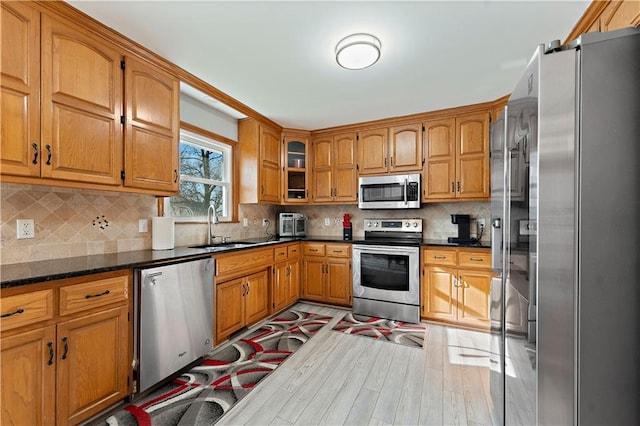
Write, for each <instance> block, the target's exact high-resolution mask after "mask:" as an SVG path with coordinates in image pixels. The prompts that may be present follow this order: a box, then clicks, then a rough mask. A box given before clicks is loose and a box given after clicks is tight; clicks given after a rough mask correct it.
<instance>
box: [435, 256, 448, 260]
mask: <svg viewBox="0 0 640 426" xmlns="http://www.w3.org/2000/svg"><path fill="white" fill-rule="evenodd" d="M433 258H434V259H438V260H444V259H446V258H447V257H446V256H433Z"/></svg>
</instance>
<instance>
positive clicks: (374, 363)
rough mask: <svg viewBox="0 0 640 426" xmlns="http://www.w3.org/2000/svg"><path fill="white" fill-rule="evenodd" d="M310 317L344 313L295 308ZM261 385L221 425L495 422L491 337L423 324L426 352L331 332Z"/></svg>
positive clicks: (325, 332) (320, 334) (312, 307)
mask: <svg viewBox="0 0 640 426" xmlns="http://www.w3.org/2000/svg"><path fill="white" fill-rule="evenodd" d="M295 308H296V309H300V310H303V311H307V312H315V313H319V314H323V315H332V316H336V315H339V314H341V313H344V312H346V311H343V310H340V309H336V308H329V307H324V306H318V305H312V304H305V303H299V304H297V305H296V306H295ZM338 319H339V318H336V319H334V320H333V321H332V322H331V323H329V325H328V326H326V327H324V328H323V329H322V330H320V331H319V332H318V333H317V334H316V335H315V336H314V337H313V338H312V339H311V340H310V341H309V342H307V343H306V344H304V345H303V346H302V347H301V348H300V349H299V350H298V351H297V352H296V353H295V354H293V355H292V356H291V357H290V358H289V359H288V360H287V361H285V362H284V364H282V365H281V366H280V367H278V368H277V369H276V370H275V371H274V372H273V373H271V374H270V375H269V376H267V378H265V379H264V380H263V381H262V382H260V383H259V384H258V385H257V386H256V388H255V389H254V390H253V391H251V393H249V395H248V396H247V397H245V398H244V399H243V400H241V401H240V402H239V403H238V404H236V405H235V406H234V407H233V408H232V409H231V410H230V411H229V412H228V413H227V414H226V415H225V416H224V417H222V419H220V421H219V422H218V423H217V424H218V425H242V424H246V425H267V424H276V425H291V424H296V425H313V424H327V425H338V424H349V425H351V424H353V425H365V424H371V425H387V424H389V425H391V424H397V425H417V424H420V425H493V424H497V419H496V417H495V414H494V412H493V409H492V404H491V402H490V399H489V356H488V354H489V335H488V334H486V333H481V332H475V331H469V330H461V329H456V328H452V327H443V326H439V325H435V324H430V323H428V324H425V325H426V327H427V331H426V338H425V345H424V348H423V349H418V348H410V347H407V346H402V345H398V344H394V343H390V342H380V341H376V340H373V339H368V338H365V337H358V336H353V335H347V334H343V333H338V332H335V331H331V328H332V327H333V326H334V325H335V323H336V322H337V321H338Z"/></svg>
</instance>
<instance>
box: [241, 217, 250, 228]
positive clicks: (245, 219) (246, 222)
mask: <svg viewBox="0 0 640 426" xmlns="http://www.w3.org/2000/svg"><path fill="white" fill-rule="evenodd" d="M242 226H244V227H245V228H246V227H247V226H249V218H247V217H245V218H244V219H242Z"/></svg>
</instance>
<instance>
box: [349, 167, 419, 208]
mask: <svg viewBox="0 0 640 426" xmlns="http://www.w3.org/2000/svg"><path fill="white" fill-rule="evenodd" d="M420 194H421V192H420V173H414V174H402V175H385V176H364V177H361V178H359V179H358V207H360V208H361V209H419V208H420Z"/></svg>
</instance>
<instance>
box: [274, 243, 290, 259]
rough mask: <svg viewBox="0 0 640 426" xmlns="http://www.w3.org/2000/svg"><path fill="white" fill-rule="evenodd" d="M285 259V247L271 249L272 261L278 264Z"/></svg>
mask: <svg viewBox="0 0 640 426" xmlns="http://www.w3.org/2000/svg"><path fill="white" fill-rule="evenodd" d="M286 259H287V247H284V246H283V247H276V248H275V249H273V261H274V262H279V261H281V260H286Z"/></svg>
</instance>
